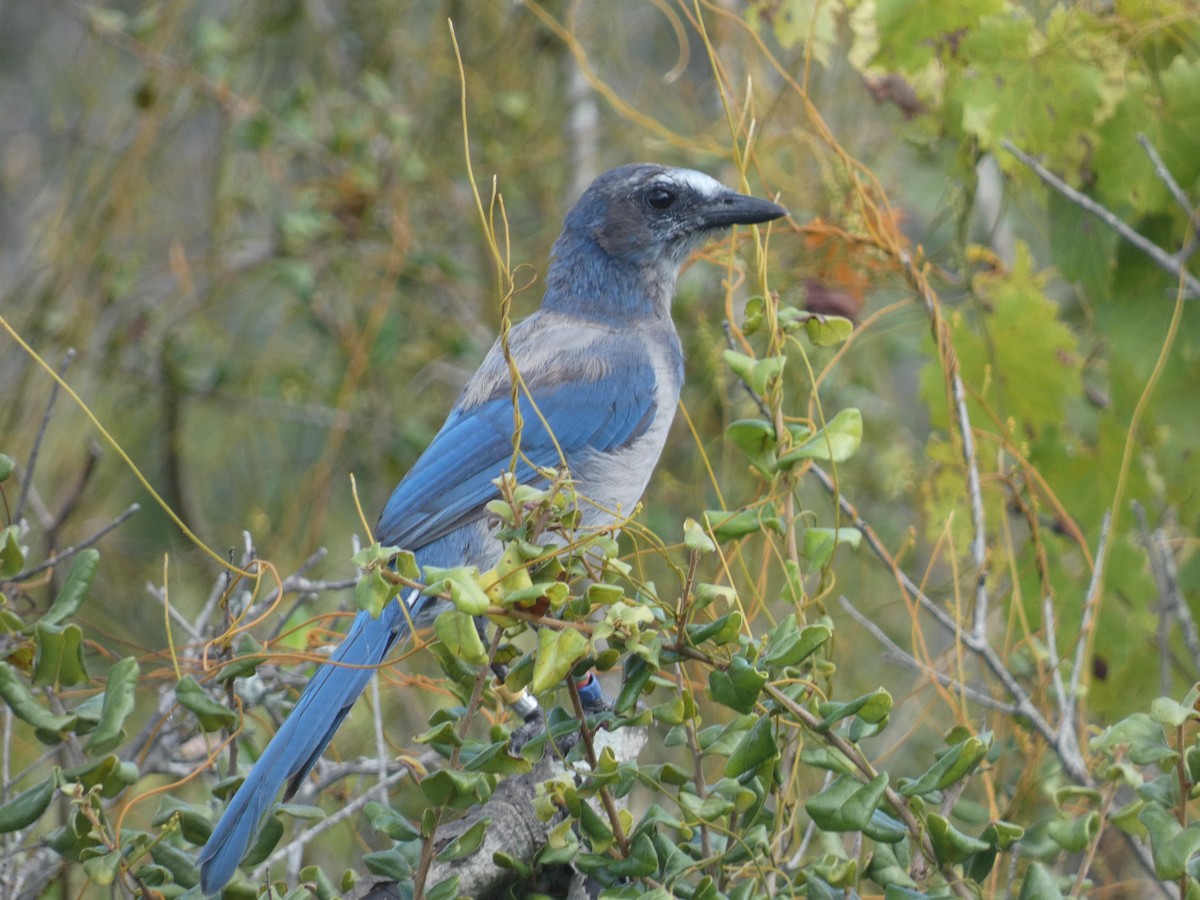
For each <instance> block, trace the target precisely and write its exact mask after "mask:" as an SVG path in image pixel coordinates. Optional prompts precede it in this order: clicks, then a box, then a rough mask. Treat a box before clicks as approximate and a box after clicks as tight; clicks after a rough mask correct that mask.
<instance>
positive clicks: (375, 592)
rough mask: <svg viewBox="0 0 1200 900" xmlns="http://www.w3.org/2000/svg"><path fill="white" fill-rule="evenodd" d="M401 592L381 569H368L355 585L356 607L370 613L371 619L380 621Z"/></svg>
mask: <svg viewBox="0 0 1200 900" xmlns="http://www.w3.org/2000/svg"><path fill="white" fill-rule="evenodd" d="M399 591H400V588H399V586H397V585H394V584H392V583H391V582H390V581H388V580H387V579H386V578H385V577H384V576H383V572H381V571H380V570H379V569H367V570H366V571H365V572H363V573H362V574H361V575H359V576H358V581H357V582H356V583H355V585H354V605H355V606H356V607H357V608H358V609H362V610H366V611H367V612H369V613H370V614H371V618H373V619H378V618H379V615H380V613H382V612H383V608H384V607H385V606H387V605H388V603H390V602H391V600H392V598H393V597H395V596H396V594H398V593H399Z"/></svg>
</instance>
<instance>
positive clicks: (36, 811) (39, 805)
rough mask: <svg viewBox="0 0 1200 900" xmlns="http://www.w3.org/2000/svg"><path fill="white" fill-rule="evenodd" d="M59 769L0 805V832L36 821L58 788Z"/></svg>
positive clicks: (26, 825) (4, 832)
mask: <svg viewBox="0 0 1200 900" xmlns="http://www.w3.org/2000/svg"><path fill="white" fill-rule="evenodd" d="M58 784H59V770H58V769H57V768H55V770H54V773H53V774H52V775H51V776H50V777H49V778H47V779H46V780H45V781H43V782H41V783H40V784H37V785H35V786H34V787H31V788H30V789H29V790H27V791H22V792H21V793H20V794H17V796H15V797H13V798H12V799H11V800H9V801H8V802H7V803H5V804H4V805H3V806H0V834H8V833H9V832H12V831H20V830H21V829H22V828H27V827H29V826H30V825H32V824H33V823H34V822H36V821H37V820H38V819H39V818H40V817H41V815H42V813H44V812H45V811H46V810H47V809H48V808H49V806H50V801H51V800H53V799H54V793H55V791H57V790H58Z"/></svg>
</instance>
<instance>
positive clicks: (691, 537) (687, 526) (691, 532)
mask: <svg viewBox="0 0 1200 900" xmlns="http://www.w3.org/2000/svg"><path fill="white" fill-rule="evenodd" d="M683 545H684V546H685V547H687V548H688V549H689V550H694V551H695V552H697V553H712V552H713V551H714V550H716V549H717V545H716V544H715V543H713V539H712V538H710V537H709V536H708V534H707V533H706V532H705V530H704V526H703V525H701V524H700V523H699V522H697V521H696V520H695V519H690V518H689V519H684V520H683Z"/></svg>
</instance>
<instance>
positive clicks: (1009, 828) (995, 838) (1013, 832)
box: [979, 820, 1025, 851]
mask: <svg viewBox="0 0 1200 900" xmlns="http://www.w3.org/2000/svg"><path fill="white" fill-rule="evenodd" d="M979 837H980V839H981V840H985V841H987V842H988V843H989V844H991V845H992V846H993V847H995V848H996V849H997V850H1000V851H1004V850H1007V849H1008V848H1009V847H1011V846H1012V845H1013V844H1015V843H1016V842H1017V841H1019V840H1021V838H1023V837H1025V829H1024V828H1022V827H1021V826H1020V825H1015V824H1013V823H1012V822H1005V821H1003V820H998V821H995V822H992V823H991V824H989V825H988V827H987V828H985V829H984V830H983V834H981V835H980V836H979Z"/></svg>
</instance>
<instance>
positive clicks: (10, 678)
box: [0, 662, 78, 733]
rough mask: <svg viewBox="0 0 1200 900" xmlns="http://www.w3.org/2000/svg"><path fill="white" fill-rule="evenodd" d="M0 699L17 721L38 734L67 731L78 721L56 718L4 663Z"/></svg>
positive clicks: (0, 681)
mask: <svg viewBox="0 0 1200 900" xmlns="http://www.w3.org/2000/svg"><path fill="white" fill-rule="evenodd" d="M0 697H3V698H4V702H5V703H7V704H8V705H9V707H10V708H11V709H12V711H13V713H14V714H15V715H16V717H17V718H18V719H20V720H21V721H23V722H28V723H29V724H30V725H32V726H33V727H34V728H36V729H37V730H38V731H39V732H44V733H61V732H64V731H69V730H70V729H71V728H73V727H75V723H76V722H77V721H78V718H77V717H76V716H66V715H64V716H56V715H54V714H53V713H51V712H50V711H49V710H48V709H46V708H45V707H44V706H42V705H41V704H40V703H38V701H37V700H36V699H34V696H33V694H32V693H30V691H29V688H27V687H26V686H25V682H24V681H22V680H21V677H20V676H19V675H18V674H17V672H16V670H15V669H13V667H12V666H10V665H9V664H8V663H5V662H0Z"/></svg>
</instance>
